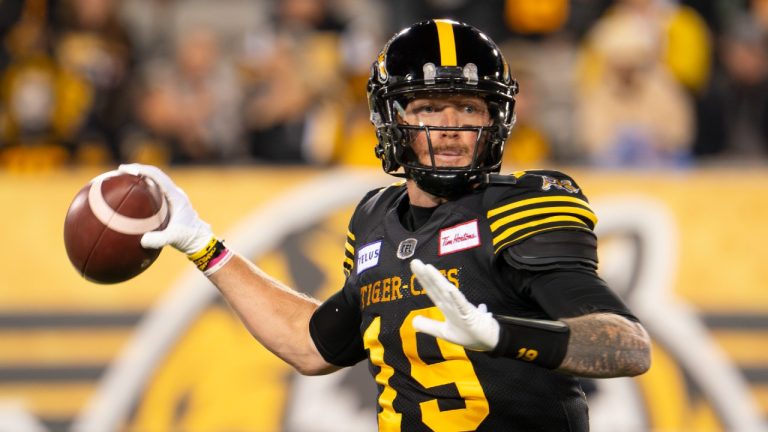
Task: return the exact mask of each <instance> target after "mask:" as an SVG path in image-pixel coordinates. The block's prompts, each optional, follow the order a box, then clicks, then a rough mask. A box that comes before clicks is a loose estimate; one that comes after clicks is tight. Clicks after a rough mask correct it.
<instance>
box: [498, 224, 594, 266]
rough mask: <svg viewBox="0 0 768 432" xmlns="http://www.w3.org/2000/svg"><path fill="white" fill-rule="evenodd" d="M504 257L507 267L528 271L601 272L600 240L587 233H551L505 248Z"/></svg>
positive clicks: (575, 231) (574, 231) (567, 231)
mask: <svg viewBox="0 0 768 432" xmlns="http://www.w3.org/2000/svg"><path fill="white" fill-rule="evenodd" d="M503 256H504V260H505V261H506V262H507V264H509V265H510V266H512V267H514V268H518V269H524V270H551V269H565V268H579V267H581V268H584V267H587V268H591V269H597V238H596V237H595V234H594V233H592V232H587V231H577V230H557V231H549V232H545V233H542V234H539V235H535V236H532V237H530V238H527V239H525V240H523V241H521V242H519V243H517V244H515V245H514V246H510V247H508V248H506V249H504V252H503Z"/></svg>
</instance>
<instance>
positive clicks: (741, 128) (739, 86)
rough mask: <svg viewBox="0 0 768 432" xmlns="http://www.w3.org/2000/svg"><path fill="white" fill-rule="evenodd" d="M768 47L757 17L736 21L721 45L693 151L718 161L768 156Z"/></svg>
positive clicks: (705, 96)
mask: <svg viewBox="0 0 768 432" xmlns="http://www.w3.org/2000/svg"><path fill="white" fill-rule="evenodd" d="M767 51H768V46H766V34H765V32H764V31H761V28H760V26H759V24H758V22H757V21H756V20H755V18H754V17H752V16H749V15H744V16H742V17H741V18H740V19H738V20H735V21H733V22H732V23H731V24H730V25H729V26H728V27H727V29H726V31H725V33H724V34H723V37H722V40H721V41H720V45H719V50H718V53H719V59H720V63H721V67H719V68H718V70H717V71H716V75H715V77H716V79H715V80H713V83H712V86H711V87H710V89H709V91H708V92H707V93H706V94H705V95H704V97H703V98H702V101H701V104H700V110H699V131H698V137H697V140H696V144H695V147H694V153H695V154H696V155H697V156H699V157H701V158H707V157H712V156H717V157H718V160H719V161H723V160H738V161H740V162H748V161H756V160H757V161H762V162H764V161H765V160H766V156H768V54H766V52H767Z"/></svg>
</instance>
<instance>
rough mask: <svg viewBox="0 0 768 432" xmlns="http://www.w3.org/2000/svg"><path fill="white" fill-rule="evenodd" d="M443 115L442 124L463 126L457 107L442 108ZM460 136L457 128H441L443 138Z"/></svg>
mask: <svg viewBox="0 0 768 432" xmlns="http://www.w3.org/2000/svg"><path fill="white" fill-rule="evenodd" d="M441 113H442V116H441V118H440V126H446V127H457V126H461V117H460V116H459V111H458V110H457V109H455V108H445V109H443V110H442V112H441ZM458 136H459V131H455V130H441V131H440V137H441V138H456V137H458Z"/></svg>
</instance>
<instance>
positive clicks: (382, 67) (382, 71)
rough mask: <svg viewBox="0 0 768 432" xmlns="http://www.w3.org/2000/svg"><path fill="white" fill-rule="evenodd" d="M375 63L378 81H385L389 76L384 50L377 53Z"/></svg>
mask: <svg viewBox="0 0 768 432" xmlns="http://www.w3.org/2000/svg"><path fill="white" fill-rule="evenodd" d="M376 63H377V65H378V68H379V81H380V82H381V83H386V82H387V78H389V72H387V54H386V52H385V51H382V52H381V54H379V58H378V59H377V60H376Z"/></svg>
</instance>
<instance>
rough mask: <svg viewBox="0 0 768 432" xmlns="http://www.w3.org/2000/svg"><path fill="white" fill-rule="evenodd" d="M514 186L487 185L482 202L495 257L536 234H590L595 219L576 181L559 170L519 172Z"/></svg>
mask: <svg viewBox="0 0 768 432" xmlns="http://www.w3.org/2000/svg"><path fill="white" fill-rule="evenodd" d="M512 176H513V177H515V178H516V179H517V182H516V183H515V184H508V183H507V184H505V185H498V186H494V184H493V183H492V184H491V185H489V186H490V187H488V188H487V190H486V192H485V196H484V199H483V201H484V202H483V206H484V208H485V209H486V212H487V213H486V217H487V218H488V223H489V226H490V228H491V235H492V237H493V247H494V251H495V253H497V254H498V252H500V251H501V250H503V249H504V248H506V247H509V246H512V245H514V244H515V243H517V242H520V241H522V240H524V239H526V238H528V237H531V236H534V235H536V234H540V233H544V232H548V231H553V230H560V229H568V230H577V231H587V232H591V231H592V230H593V229H594V228H595V224H596V223H597V216H596V215H595V213H594V211H593V210H592V208H591V207H590V205H589V201H588V200H587V197H586V196H585V195H584V194H583V193H582V191H581V188H580V187H579V186H578V184H576V182H575V181H574V180H573V179H572V178H571V177H569V176H568V175H566V174H563V173H561V172H559V171H544V170H535V171H519V172H517V173H514V174H512Z"/></svg>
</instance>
